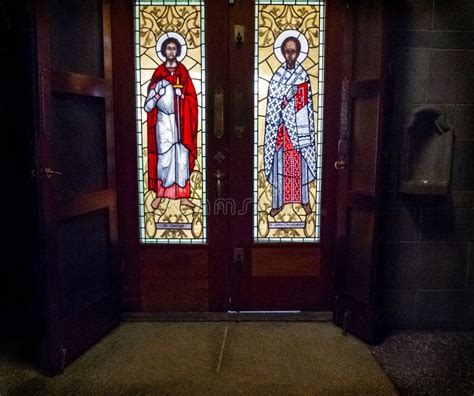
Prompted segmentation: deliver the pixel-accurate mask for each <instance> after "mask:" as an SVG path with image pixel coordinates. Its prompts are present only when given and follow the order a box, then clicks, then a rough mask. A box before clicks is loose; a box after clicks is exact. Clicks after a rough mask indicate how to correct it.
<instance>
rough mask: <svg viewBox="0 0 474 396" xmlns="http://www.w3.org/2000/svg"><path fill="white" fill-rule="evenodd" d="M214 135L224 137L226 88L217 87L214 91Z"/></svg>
mask: <svg viewBox="0 0 474 396" xmlns="http://www.w3.org/2000/svg"><path fill="white" fill-rule="evenodd" d="M214 136H215V137H216V138H217V139H222V138H223V137H224V88H222V87H216V90H215V91H214Z"/></svg>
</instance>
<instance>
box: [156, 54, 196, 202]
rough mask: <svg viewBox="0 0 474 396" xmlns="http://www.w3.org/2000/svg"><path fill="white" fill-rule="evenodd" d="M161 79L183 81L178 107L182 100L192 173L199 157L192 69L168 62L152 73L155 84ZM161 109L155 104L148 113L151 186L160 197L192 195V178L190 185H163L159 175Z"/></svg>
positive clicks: (182, 126)
mask: <svg viewBox="0 0 474 396" xmlns="http://www.w3.org/2000/svg"><path fill="white" fill-rule="evenodd" d="M160 80H166V81H168V82H169V83H170V84H171V85H173V86H174V87H177V86H178V85H181V86H182V88H181V92H182V93H183V96H184V97H183V96H181V97H178V96H175V109H176V108H177V106H178V100H179V115H178V114H175V116H176V117H178V116H179V125H180V143H182V144H183V145H184V146H185V147H186V148H187V149H188V151H189V174H191V172H192V171H193V169H194V164H195V161H196V157H197V127H198V118H197V117H198V103H197V96H196V91H195V89H194V85H193V82H192V79H191V77H190V76H189V72H188V70H187V69H186V67H185V66H183V65H182V64H181V63H178V67H177V68H176V69H175V70H174V71H170V70H168V69H167V68H166V67H165V65H164V64H161V65H160V66H158V68H157V69H156V70H155V72H154V73H153V76H152V77H151V80H150V84H149V85H148V92H149V91H150V87H151V86H154V85H155V84H157V83H158V81H160ZM157 113H158V109H157V108H156V107H155V108H154V109H153V110H152V111H150V112H149V113H148V115H147V132H148V189H149V190H153V191H155V193H156V194H157V197H166V198H171V199H178V198H189V196H190V188H189V179H188V180H187V182H186V185H185V186H184V187H183V186H179V185H177V184H173V185H172V186H170V187H166V188H165V187H163V186H162V181H161V180H159V179H158V177H157V165H158V161H159V160H160V159H159V155H158V150H157V144H156V119H157ZM176 121H178V119H176Z"/></svg>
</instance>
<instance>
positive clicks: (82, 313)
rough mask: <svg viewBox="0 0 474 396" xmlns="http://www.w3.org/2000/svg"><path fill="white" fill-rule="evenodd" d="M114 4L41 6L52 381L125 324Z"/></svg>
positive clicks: (41, 177)
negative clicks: (115, 116)
mask: <svg viewBox="0 0 474 396" xmlns="http://www.w3.org/2000/svg"><path fill="white" fill-rule="evenodd" d="M109 8H110V2H109V1H107V0H104V1H101V0H90V1H83V0H77V1H68V2H62V1H59V0H51V1H37V2H36V13H35V15H36V52H37V54H36V55H37V64H36V68H37V85H36V90H37V95H36V96H37V103H36V106H37V114H38V117H37V128H36V134H35V145H36V169H35V170H34V173H35V175H36V178H37V186H38V196H39V208H40V230H39V232H40V250H41V265H40V277H41V285H40V288H41V293H42V294H43V295H44V300H43V302H42V303H43V304H42V305H43V314H44V323H45V326H44V334H43V337H42V338H43V342H42V368H43V369H44V371H45V372H46V373H48V374H50V375H54V374H57V373H58V372H60V371H61V370H62V369H63V368H64V366H65V365H67V364H69V363H70V362H72V361H73V360H74V359H76V358H77V357H78V356H79V355H80V354H81V353H83V352H84V351H85V350H87V349H88V348H89V347H90V346H92V345H93V344H94V343H95V342H97V341H98V340H99V339H100V338H101V337H102V336H104V335H105V334H106V333H107V332H108V331H109V330H110V329H111V328H113V327H114V326H116V325H117V324H118V323H119V320H120V309H119V308H120V307H119V294H118V293H119V291H118V290H119V288H118V277H117V255H116V245H117V225H116V198H115V168H114V161H115V159H114V136H113V117H112V115H113V114H112V111H113V107H112V106H113V104H112V74H111V68H112V64H111V45H110V44H111V43H110V10H109Z"/></svg>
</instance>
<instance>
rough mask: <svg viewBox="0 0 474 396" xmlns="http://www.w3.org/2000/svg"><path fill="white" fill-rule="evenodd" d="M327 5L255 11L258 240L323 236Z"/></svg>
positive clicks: (265, 5) (293, 4)
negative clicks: (325, 9)
mask: <svg viewBox="0 0 474 396" xmlns="http://www.w3.org/2000/svg"><path fill="white" fill-rule="evenodd" d="M323 63H324V3H323V2H321V1H298V0H293V1H282V0H280V1H275V0H272V1H257V3H256V6H255V78H254V84H255V87H254V89H255V99H254V100H255V108H254V117H255V136H254V144H255V146H254V147H255V148H254V240H255V241H256V242H316V241H319V235H320V229H319V227H320V201H321V198H320V197H321V177H322V175H321V172H322V133H323V120H322V115H323V111H322V110H323V86H324V64H323Z"/></svg>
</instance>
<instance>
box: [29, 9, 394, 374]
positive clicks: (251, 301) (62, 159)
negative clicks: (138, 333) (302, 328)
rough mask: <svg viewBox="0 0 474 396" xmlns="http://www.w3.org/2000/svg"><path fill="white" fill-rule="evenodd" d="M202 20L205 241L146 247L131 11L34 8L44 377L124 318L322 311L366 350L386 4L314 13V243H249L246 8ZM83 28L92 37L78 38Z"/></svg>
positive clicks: (250, 103) (251, 84)
mask: <svg viewBox="0 0 474 396" xmlns="http://www.w3.org/2000/svg"><path fill="white" fill-rule="evenodd" d="M73 3H74V4H73ZM204 9H205V36H204V37H202V38H203V39H204V40H205V54H204V58H205V76H206V84H205V93H206V98H207V99H206V102H205V103H206V105H205V107H204V110H203V118H202V122H203V123H205V125H206V130H207V132H206V137H205V156H206V163H207V167H206V171H205V172H206V175H207V176H206V178H205V180H206V190H207V202H208V205H207V207H208V210H207V224H206V230H207V239H206V240H205V243H201V244H184V243H151V244H149V243H144V241H143V238H141V234H140V224H141V222H140V216H143V215H144V213H143V212H142V211H141V210H142V208H141V204H140V202H141V201H140V199H141V198H140V194H141V193H143V191H142V190H140V185H139V179H140V173H138V175H139V177H137V169H139V160H138V159H137V101H138V99H137V95H136V84H135V76H136V65H137V62H136V57H135V55H136V53H135V49H136V47H135V44H136V42H135V40H136V39H137V37H138V36H139V35H137V34H136V32H135V25H134V22H136V18H134V2H132V1H128V0H120V1H119V0H117V1H114V2H109V1H99V0H97V1H92V0H91V1H88V2H84V1H77V2H71V3H70V4H69V3H68V4H67V5H63V4H61V2H58V1H51V2H49V1H48V2H46V1H38V2H37V27H38V28H37V37H38V41H37V42H38V78H37V89H38V94H39V95H38V96H39V100H38V102H37V110H38V115H39V117H38V128H37V135H36V136H37V147H38V153H39V155H38V164H37V174H38V185H39V187H40V199H41V207H42V213H41V220H42V224H43V225H44V227H43V228H42V230H41V236H42V242H43V243H42V246H43V249H42V252H43V255H42V263H43V264H42V267H41V268H42V273H43V274H44V275H43V279H44V280H45V283H44V287H45V291H46V298H45V304H44V306H45V314H46V315H45V317H46V327H45V328H46V330H47V332H46V337H45V344H44V345H45V347H44V352H45V353H44V356H45V358H46V359H45V367H46V368H47V369H49V371H50V372H52V373H54V372H57V371H58V370H60V368H61V367H63V366H64V365H65V364H67V363H69V362H70V361H72V360H73V359H74V358H75V357H77V356H78V355H79V354H80V353H81V352H82V351H84V350H86V349H87V348H88V347H89V346H90V345H92V344H93V343H94V342H95V341H96V340H98V339H99V338H100V337H101V336H102V335H103V334H105V333H106V332H107V331H108V330H109V329H110V328H112V327H113V326H115V325H116V324H117V323H118V322H119V320H120V317H119V316H120V311H122V312H141V313H143V312H149V313H153V312H170V311H172V312H177V311H181V312H190V311H192V312H196V311H203V312H206V311H216V312H227V311H256V310H265V311H275V310H278V311H281V310H284V311H288V310H298V311H299V310H303V311H322V310H324V311H328V310H333V312H334V321H335V323H336V324H338V325H340V326H344V327H346V328H347V329H348V330H349V331H352V332H354V333H356V334H358V335H360V336H361V337H363V338H365V339H368V340H373V339H374V338H375V334H376V333H375V332H374V331H373V329H374V326H375V324H376V323H377V315H376V312H377V311H376V300H375V298H376V294H375V286H376V283H375V280H376V276H377V271H376V268H377V266H376V263H377V256H378V253H377V249H378V243H377V240H378V236H379V232H380V229H379V228H378V225H379V220H378V212H379V207H380V197H381V187H380V186H381V177H382V174H381V172H380V163H381V147H382V140H381V130H382V125H383V111H382V110H383V99H384V92H385V88H384V87H385V85H384V84H385V76H386V72H387V71H386V68H385V64H386V63H385V58H386V53H385V48H386V46H385V40H386V36H385V33H384V32H385V30H384V21H385V20H384V13H383V7H382V6H381V4H380V3H379V2H378V1H371V0H365V1H354V2H350V3H348V4H346V3H345V2H339V1H334V2H333V1H331V2H327V4H326V11H325V20H326V27H325V51H324V62H325V67H324V90H321V91H320V93H321V94H322V93H324V101H323V104H324V106H321V107H320V108H321V109H323V110H321V114H320V115H321V118H322V119H323V121H324V128H323V134H324V143H323V144H322V146H320V147H318V149H320V150H321V151H320V153H321V155H322V157H321V158H322V159H321V161H320V165H319V167H320V175H321V176H322V180H321V183H320V185H319V187H318V188H319V191H320V193H321V195H320V198H319V201H318V202H319V209H318V216H319V217H318V218H319V229H320V232H319V235H318V238H315V241H314V242H312V243H303V242H302V241H299V240H296V241H293V242H289V241H287V240H285V239H283V240H282V241H280V242H278V243H276V242H274V241H271V242H270V241H262V240H260V241H256V240H255V236H256V235H257V236H258V233H257V232H258V230H257V231H256V228H258V221H256V220H255V218H254V202H255V196H256V194H255V185H256V184H255V183H254V174H255V171H254V164H255V162H254V155H255V148H254V136H255V135H254V131H255V124H254V114H255V112H254V104H255V96H254V90H255V86H256V81H255V42H254V40H255V37H258V34H257V35H256V33H255V21H256V19H255V11H256V10H255V4H253V3H252V4H249V2H247V1H238V0H237V1H235V2H230V1H229V2H225V1H210V2H206V4H205V8H204ZM135 16H136V15H135ZM367 23H369V24H370V26H372V28H373V29H375V34H374V31H369V30H367V29H366V28H365V27H364V26H365V25H366V24H367ZM74 29H76V31H74ZM84 29H87V31H88V32H89V33H90V34H91V35H93V33H94V32H95V33H96V34H95V35H94V36H93V37H89V39H88V40H80V39H79V38H80V37H81V32H83V31H84ZM71 40H72V41H71ZM362 42H364V43H365V42H367V43H368V44H369V46H365V45H362V44H361V43H362ZM367 48H369V52H367ZM81 51H83V52H81ZM78 55H80V56H78ZM80 61H82V62H83V63H82V64H81V62H80ZM78 62H79V63H78ZM365 65H367V67H365ZM366 69H370V70H369V72H368V73H367V72H366ZM321 78H322V76H321ZM321 87H322V86H321ZM322 96H323V95H321V98H322ZM52 133H55V135H54V136H52ZM69 149H71V151H68V150H69ZM142 177H143V174H142ZM257 186H258V183H257ZM257 188H258V187H257ZM139 192H140V194H139ZM115 208H118V212H117V211H116V210H115ZM313 209H314V210H315V208H314V207H313ZM117 213H118V216H117ZM116 224H118V227H117V226H116ZM312 235H314V234H312ZM117 242H120V243H119V244H118V243H117ZM145 242H146V241H145ZM161 242H162V241H161ZM336 248H337V249H336ZM119 273H120V274H121V276H120V279H121V282H120V289H119V278H118V276H117V275H118V274H119ZM119 290H120V291H119ZM334 297H336V300H334ZM120 299H121V302H122V304H121V307H120V304H119V300H120ZM334 301H336V302H335V303H334ZM84 328H87V329H88V330H87V332H86V334H87V336H84V334H83V330H81V329H84Z"/></svg>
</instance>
